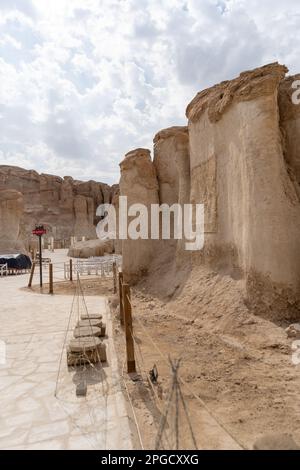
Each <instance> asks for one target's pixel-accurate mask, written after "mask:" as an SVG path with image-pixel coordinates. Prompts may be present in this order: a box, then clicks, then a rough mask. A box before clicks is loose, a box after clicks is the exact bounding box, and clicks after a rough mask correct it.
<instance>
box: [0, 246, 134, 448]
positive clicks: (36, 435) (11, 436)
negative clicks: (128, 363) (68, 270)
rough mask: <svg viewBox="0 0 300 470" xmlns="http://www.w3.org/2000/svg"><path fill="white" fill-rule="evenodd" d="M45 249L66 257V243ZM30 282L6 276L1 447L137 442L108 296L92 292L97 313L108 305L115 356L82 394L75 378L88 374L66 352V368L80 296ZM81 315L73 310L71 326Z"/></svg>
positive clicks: (0, 291)
mask: <svg viewBox="0 0 300 470" xmlns="http://www.w3.org/2000/svg"><path fill="white" fill-rule="evenodd" d="M45 255H46V256H49V257H51V258H52V259H53V261H54V262H55V263H56V262H57V263H61V264H62V263H63V261H64V260H65V259H66V251H65V250H56V251H55V253H47V252H45ZM46 271H47V270H45V276H44V277H45V281H47V274H46ZM27 282H28V275H19V276H9V277H7V278H5V277H4V278H1V279H0V295H1V310H0V325H1V328H0V340H1V341H2V345H3V342H4V343H5V345H6V358H5V359H6V360H5V362H4V363H1V364H0V392H1V409H0V449H119V448H120V449H130V448H131V446H132V444H131V432H130V429H129V420H128V415H127V410H126V403H125V400H124V398H123V394H122V390H121V382H120V375H119V371H118V366H117V359H116V353H115V349H114V344H113V341H112V327H111V319H110V314H109V310H108V309H107V302H106V298H105V297H103V296H102V297H101V296H99V295H96V293H98V292H95V291H92V295H89V296H87V297H86V302H87V306H88V310H89V312H91V313H94V312H95V313H96V312H101V313H102V315H103V317H104V319H105V321H106V324H107V335H108V337H107V338H106V340H105V342H106V344H107V352H108V362H107V363H105V364H104V365H103V367H102V368H99V370H95V371H93V374H90V376H89V381H88V392H87V396H86V397H82V398H78V397H76V394H75V385H76V384H77V383H78V382H80V381H81V380H82V376H81V375H80V373H79V374H78V372H75V371H68V369H67V366H66V355H65V351H64V352H63V355H62V364H61V367H59V364H60V357H61V352H62V348H63V345H64V341H65V332H66V328H67V324H68V320H69V315H70V311H71V304H72V300H73V296H72V295H64V294H66V293H67V294H70V292H65V293H64V292H61V294H62V295H53V296H49V295H46V294H41V293H40V292H39V290H38V289H37V290H36V289H33V290H32V291H29V290H26V289H24V286H26V284H27ZM37 282H38V276H36V277H35V279H34V283H37ZM88 282H90V283H91V284H93V282H92V281H91V280H89V281H88ZM87 285H88V283H87ZM75 320H76V318H75V317H74V318H73V317H71V327H72V322H73V321H75ZM70 331H71V333H70V334H72V330H71V329H70ZM1 359H2V358H1ZM82 374H83V372H82ZM56 383H57V390H56V392H57V393H56V397H55V396H54V393H55V388H56Z"/></svg>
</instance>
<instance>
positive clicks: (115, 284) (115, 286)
mask: <svg viewBox="0 0 300 470" xmlns="http://www.w3.org/2000/svg"><path fill="white" fill-rule="evenodd" d="M112 269H113V278H114V294H116V293H117V263H116V262H115V261H114V262H113V265H112Z"/></svg>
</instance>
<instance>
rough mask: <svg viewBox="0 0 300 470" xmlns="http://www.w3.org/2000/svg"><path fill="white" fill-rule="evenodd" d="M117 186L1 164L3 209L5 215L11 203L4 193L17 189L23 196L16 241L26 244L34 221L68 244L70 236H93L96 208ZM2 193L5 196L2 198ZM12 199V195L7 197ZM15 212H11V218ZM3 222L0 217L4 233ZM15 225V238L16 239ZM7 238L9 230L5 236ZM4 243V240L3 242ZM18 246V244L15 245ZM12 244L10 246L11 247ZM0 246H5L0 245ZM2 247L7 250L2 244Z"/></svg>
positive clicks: (94, 234)
mask: <svg viewBox="0 0 300 470" xmlns="http://www.w3.org/2000/svg"><path fill="white" fill-rule="evenodd" d="M116 189H117V185H114V186H112V187H110V186H109V185H107V184H104V183H98V182H96V181H78V180H75V179H73V178H72V177H71V176H65V177H63V178H61V177H59V176H55V175H48V174H43V173H42V174H39V173H37V172H36V171H34V170H25V169H23V168H19V167H15V166H7V165H0V195H1V194H2V195H3V197H2V198H0V201H1V205H2V206H3V207H2V209H3V211H2V212H4V211H5V214H6V215H7V214H8V212H9V211H10V207H11V202H9V203H7V201H6V199H7V198H6V196H7V195H8V196H9V195H10V194H13V193H11V191H13V192H18V193H19V194H18V199H22V198H23V201H22V204H21V203H19V204H18V208H19V206H20V205H23V211H22V213H20V210H19V209H18V211H17V212H18V214H17V215H18V219H19V233H18V235H17V240H18V242H22V243H23V244H24V245H25V246H28V243H29V241H30V239H31V238H32V237H31V231H32V229H33V228H34V227H35V224H44V225H45V226H46V228H47V235H49V236H53V237H54V239H55V241H56V242H62V243H64V242H65V243H66V244H68V242H69V239H70V237H71V236H75V237H83V236H84V237H86V238H96V230H95V225H96V222H97V218H96V209H97V207H98V205H99V204H102V203H104V202H110V201H111V200H112V198H113V196H114V192H115V191H116ZM4 196H5V197H4ZM9 199H11V198H9ZM15 216H16V214H14V213H13V211H12V213H11V217H12V218H13V217H14V220H15V218H16V217H15ZM5 225H6V223H5V221H4V219H3V218H1V219H0V226H1V233H2V232H4V233H6V228H5ZM7 229H9V227H8V226H7ZM15 232H16V230H15V227H14V237H13V238H14V240H12V245H13V244H14V243H15V242H16V233H15ZM5 238H6V239H9V233H8V232H7V233H6V235H5ZM6 245H7V243H6ZM16 246H18V243H17V244H16ZM13 248H14V247H13V246H12V247H11V249H13ZM0 249H4V247H3V248H1V246H0ZM5 249H8V247H7V246H5Z"/></svg>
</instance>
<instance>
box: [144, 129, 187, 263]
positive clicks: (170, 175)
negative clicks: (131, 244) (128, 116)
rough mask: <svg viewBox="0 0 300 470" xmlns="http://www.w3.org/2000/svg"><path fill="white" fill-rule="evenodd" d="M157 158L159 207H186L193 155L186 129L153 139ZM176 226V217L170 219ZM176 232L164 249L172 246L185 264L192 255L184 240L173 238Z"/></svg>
mask: <svg viewBox="0 0 300 470" xmlns="http://www.w3.org/2000/svg"><path fill="white" fill-rule="evenodd" d="M153 142H154V159H153V163H154V166H155V168H156V174H157V180H158V184H159V202H160V204H168V205H169V206H171V205H172V204H177V203H178V204H180V205H181V208H183V205H184V204H188V203H189V202H190V156H189V136H188V128H187V127H186V126H174V127H169V128H167V129H162V130H161V131H159V132H158V133H157V134H156V135H155V137H154V140H153ZM173 224H174V217H173V216H172V217H171V227H173ZM173 235H174V230H173V229H171V237H172V239H171V240H170V241H167V240H166V241H165V242H164V243H163V244H162V247H161V249H162V250H163V249H167V248H170V247H173V249H174V251H175V252H176V255H175V252H174V253H172V252H171V253H170V256H172V257H173V258H175V257H176V261H177V262H178V263H182V262H184V261H186V260H187V258H189V254H188V253H187V252H186V251H185V250H184V244H185V240H184V238H182V239H180V240H174V239H173Z"/></svg>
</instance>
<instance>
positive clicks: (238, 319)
mask: <svg viewBox="0 0 300 470" xmlns="http://www.w3.org/2000/svg"><path fill="white" fill-rule="evenodd" d="M181 281H182V280H181ZM166 282H167V285H164V277H163V275H161V276H158V275H157V273H156V275H155V276H154V277H150V278H149V279H148V280H146V281H144V282H143V283H141V284H140V285H138V286H137V287H135V288H134V289H132V305H133V319H134V320H133V330H134V337H135V348H136V360H137V367H138V372H139V373H140V375H141V380H135V381H134V380H128V381H127V383H128V387H129V390H130V394H131V397H132V401H133V405H134V409H135V411H136V415H137V419H138V423H139V427H140V429H141V434H142V438H143V441H144V442H143V445H144V446H145V447H146V448H153V447H154V446H155V439H156V436H157V435H158V431H159V423H160V419H161V410H164V409H165V406H166V404H167V402H168V394H169V391H170V381H171V373H170V365H169V363H168V356H169V355H170V356H171V357H172V358H173V359H174V358H179V357H180V358H181V367H180V377H181V378H182V379H183V381H184V385H182V391H183V395H184V399H185V402H186V405H187V407H188V411H189V415H190V421H191V425H192V429H193V433H194V435H195V438H196V442H197V447H198V448H200V449H201V448H202V449H238V448H248V449H251V448H252V447H253V443H254V442H255V440H256V439H257V438H259V437H260V436H263V435H265V434H269V433H289V434H292V435H293V436H294V439H295V440H296V442H297V443H298V444H299V443H300V415H299V404H300V398H299V387H300V374H299V371H300V369H299V368H300V366H295V365H293V363H292V350H291V345H292V340H291V339H288V338H287V335H286V333H285V331H284V329H285V327H286V325H287V323H285V322H282V324H275V323H272V322H270V321H267V320H265V319H262V318H260V317H257V316H254V315H253V314H252V313H251V311H249V310H248V308H247V306H246V305H245V303H244V301H243V296H242V294H241V284H240V281H234V280H233V279H232V278H231V277H229V276H226V275H224V276H220V275H218V274H217V273H214V272H212V271H208V270H206V269H205V268H199V269H198V270H194V271H193V272H192V273H188V275H187V277H186V279H184V282H179V283H178V282H177V280H176V279H174V283H173V285H172V283H171V285H170V280H169V278H168V280H167V281H166ZM113 304H116V300H113V301H112V305H113ZM114 324H115V327H114V330H115V334H116V338H118V348H120V349H121V350H122V349H124V332H123V330H122V328H121V327H120V325H119V321H118V314H117V310H115V319H114ZM154 364H156V366H157V369H158V373H159V378H158V384H156V385H154V386H153V388H154V392H155V393H153V391H152V388H151V387H149V384H148V381H147V376H148V377H149V371H150V369H151V368H153V365H154ZM197 397H198V398H197ZM173 402H174V400H173ZM172 406H173V414H172V412H171V413H170V419H169V427H168V429H167V430H166V431H165V436H166V437H165V440H164V441H163V440H162V441H161V443H160V446H161V447H165V448H168V447H170V445H171V446H172V447H173V448H174V446H175V438H176V431H175V429H176V428H175V421H174V419H175V418H174V409H175V404H174V403H173V405H172ZM171 411H172V410H171ZM136 445H138V443H137V444H136ZM179 447H180V448H193V447H194V444H193V440H192V437H191V433H190V431H189V427H188V422H187V419H186V417H185V415H184V413H183V411H182V407H181V409H180V406H179Z"/></svg>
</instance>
